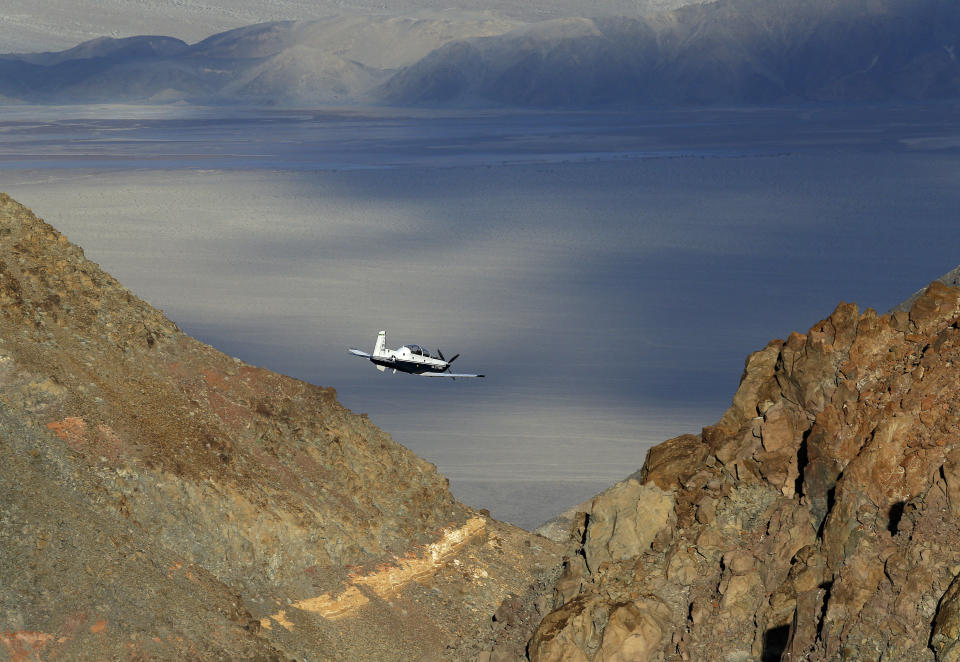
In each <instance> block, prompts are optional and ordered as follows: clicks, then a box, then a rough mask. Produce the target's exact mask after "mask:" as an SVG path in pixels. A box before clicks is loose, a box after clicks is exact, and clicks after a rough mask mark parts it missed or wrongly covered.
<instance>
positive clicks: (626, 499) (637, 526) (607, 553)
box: [583, 478, 673, 572]
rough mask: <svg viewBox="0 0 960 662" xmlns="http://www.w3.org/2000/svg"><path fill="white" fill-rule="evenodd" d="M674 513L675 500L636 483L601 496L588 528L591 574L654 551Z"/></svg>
mask: <svg viewBox="0 0 960 662" xmlns="http://www.w3.org/2000/svg"><path fill="white" fill-rule="evenodd" d="M672 513H673V496H672V495H671V494H670V493H669V492H664V491H663V490H661V489H660V488H659V487H657V486H656V485H641V484H640V483H639V482H638V481H636V480H634V479H632V478H631V479H629V480H626V481H624V482H623V483H620V484H618V485H617V486H615V487H613V488H612V489H610V490H608V491H606V492H604V493H603V494H602V495H601V496H598V497H597V498H596V499H595V500H594V502H593V507H592V510H591V514H590V519H589V522H588V525H587V535H586V539H585V542H584V546H583V549H584V555H585V557H586V561H587V567H588V568H589V569H590V571H591V572H593V571H594V570H596V568H597V567H599V565H600V564H601V563H604V562H606V561H622V560H625V559H629V558H632V557H635V556H637V555H639V554H641V553H643V552H644V551H645V550H647V549H649V548H650V544H651V543H652V542H653V540H654V538H655V537H656V536H657V534H658V533H659V532H660V531H661V530H662V529H663V528H664V527H666V526H667V523H668V522H669V520H670V516H671V515H672Z"/></svg>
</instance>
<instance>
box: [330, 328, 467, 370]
mask: <svg viewBox="0 0 960 662" xmlns="http://www.w3.org/2000/svg"><path fill="white" fill-rule="evenodd" d="M347 351H348V352H350V353H351V354H353V355H354V356H360V357H362V358H365V359H370V361H371V362H372V363H373V364H374V365H376V366H377V370H379V371H380V372H383V371H385V370H392V371H393V372H394V373H396V372H397V370H399V371H400V372H407V373H410V374H411V375H419V376H421V377H450V378H452V379H457V378H458V377H464V378H470V377H483V375H468V374H465V373H458V372H450V364H451V363H453V362H454V361H456V360H457V357H458V356H460V355H459V354H456V355H454V356H452V357H451V358H450V360H449V361H448V360H447V359H445V358H444V357H443V352H441V351H440V350H439V349H438V350H437V356H431V355H430V351H429V350H428V349H427V348H426V347H423V346H422V345H404V346H403V347H401V348H400V349H387V332H386V331H381V332H380V333H379V334H377V342H376V344H375V345H374V346H373V354H367V353H366V352H364V351H362V350H359V349H355V348H353V347H351V348H350V349H348V350H347Z"/></svg>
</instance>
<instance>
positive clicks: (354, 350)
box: [347, 347, 373, 359]
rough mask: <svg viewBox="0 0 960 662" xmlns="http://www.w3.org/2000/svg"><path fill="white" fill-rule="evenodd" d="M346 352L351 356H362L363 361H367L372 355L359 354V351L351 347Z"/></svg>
mask: <svg viewBox="0 0 960 662" xmlns="http://www.w3.org/2000/svg"><path fill="white" fill-rule="evenodd" d="M347 351H348V352H350V353H351V354H353V355H354V356H362V357H363V358H365V359H369V358H370V357H372V356H373V354H367V353H366V352H361V351H360V350H359V349H354V348H353V347H351V348H350V349H348V350H347Z"/></svg>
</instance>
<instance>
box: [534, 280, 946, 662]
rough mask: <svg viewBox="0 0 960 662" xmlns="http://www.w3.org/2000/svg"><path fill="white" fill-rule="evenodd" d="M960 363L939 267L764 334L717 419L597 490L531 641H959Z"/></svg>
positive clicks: (559, 652) (778, 656) (772, 651)
mask: <svg viewBox="0 0 960 662" xmlns="http://www.w3.org/2000/svg"><path fill="white" fill-rule="evenodd" d="M958 365H960V290H957V289H954V288H951V287H948V286H946V285H944V284H942V283H940V282H935V283H933V284H932V285H931V286H930V287H929V288H928V289H927V290H926V291H925V292H924V293H923V294H922V295H921V296H919V297H918V298H917V299H916V300H915V301H913V303H912V305H911V307H910V308H909V310H907V311H903V310H899V311H895V312H892V313H891V314H888V315H877V314H876V313H875V312H874V311H873V310H869V309H868V310H866V311H864V312H862V313H861V312H860V311H859V310H858V309H857V307H856V306H855V305H852V304H841V305H839V306H838V307H837V308H836V310H835V311H834V312H833V314H831V315H830V316H829V317H828V318H826V319H825V320H823V321H821V322H819V323H818V324H816V325H814V326H813V328H811V329H810V330H809V331H808V332H807V333H806V334H798V333H794V334H792V335H791V336H790V337H789V338H787V339H786V340H785V341H781V340H776V341H773V342H771V343H770V344H768V345H767V346H766V347H765V348H764V349H762V350H760V351H758V352H755V353H754V354H751V355H750V356H749V357H748V358H747V361H746V367H745V370H744V374H743V377H742V379H741V383H740V387H739V389H738V390H737V393H736V394H735V396H734V398H733V403H732V405H731V407H730V408H729V409H728V410H727V412H726V413H725V414H724V415H723V417H722V418H721V419H720V421H718V422H717V424H716V425H713V426H710V427H707V428H704V429H703V431H702V433H701V434H700V435H685V436H683V437H678V438H676V439H672V440H669V441H667V442H664V443H663V444H661V445H660V446H657V447H655V448H653V449H652V450H651V451H650V452H649V454H648V456H647V459H646V462H645V464H644V466H643V469H642V470H641V472H640V473H639V475H638V476H637V479H632V480H629V481H626V482H625V483H623V484H621V485H619V486H617V487H615V488H613V489H611V490H608V491H607V492H605V493H603V494H601V495H599V496H597V497H596V498H595V499H594V500H593V501H592V502H591V503H590V505H589V508H586V509H585V510H589V513H585V514H584V515H582V516H581V517H580V519H579V520H578V521H577V523H576V524H575V526H574V531H573V535H572V539H571V545H572V547H571V552H570V555H569V556H568V558H567V560H566V562H565V570H564V574H563V576H562V577H561V578H560V580H559V581H558V583H557V585H556V589H555V598H554V607H555V609H554V611H553V612H552V613H551V614H549V615H548V616H547V617H546V618H545V619H544V621H543V623H542V624H541V625H540V627H539V629H538V631H537V632H536V634H535V636H534V637H533V638H532V640H531V642H530V659H531V660H534V661H535V662H547V661H553V660H557V661H559V660H603V661H604V662H612V661H613V660H633V661H635V662H641V661H645V660H651V661H652V660H671V661H672V660H706V659H716V660H724V661H728V662H734V661H742V662H745V661H747V660H761V661H764V662H766V661H768V660H784V661H786V660H791V661H798V660H838V659H843V660H915V661H923V660H929V661H931V662H932V661H933V660H937V661H943V660H954V659H960V657H957V656H958V655H960V644H958V643H957V641H958V638H960V625H958V623H960V616H958V614H960V597H958V595H960V588H958V586H960V579H958V576H960V544H958V543H960V519H958V518H957V514H960V505H958V504H960V489H958V485H960V441H958V440H960V434H958V432H960V429H958V424H960V397H958V395H957V394H958V393H960V388H958V387H960V373H958V370H957V366H958ZM611 522H613V523H614V525H613V526H611ZM624 523H626V525H624Z"/></svg>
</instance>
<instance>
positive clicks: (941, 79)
mask: <svg viewBox="0 0 960 662" xmlns="http://www.w3.org/2000/svg"><path fill="white" fill-rule="evenodd" d="M588 23H589V25H586V24H585V25H583V26H582V29H580V30H579V31H575V32H571V31H569V30H567V29H565V28H567V27H568V24H569V23H568V22H566V21H554V22H551V23H548V24H543V25H542V26H541V27H540V29H539V30H537V31H531V30H528V29H524V28H521V29H518V30H514V31H512V32H509V33H507V34H504V35H500V36H495V37H489V38H478V39H470V40H465V41H458V42H452V43H450V44H447V45H445V46H443V47H441V48H440V49H438V50H437V51H436V52H434V53H432V54H430V55H429V56H427V57H426V58H424V59H423V60H422V61H420V62H418V63H417V64H415V65H413V66H411V67H409V68H408V69H406V70H404V71H402V72H400V73H398V74H397V75H396V76H395V77H393V78H392V79H391V80H389V81H388V82H387V83H385V84H384V87H383V88H382V90H381V92H382V95H383V99H384V100H385V101H386V102H388V103H399V104H422V105H438V104H460V105H490V104H495V105H509V106H512V105H519V106H542V107H548V106H549V107H556V106H567V107H595V106H601V107H602V106H638V105H651V104H653V105H661V104H716V103H746V104H752V103H764V104H766V103H783V102H800V101H882V100H893V99H898V100H916V99H937V98H948V97H956V96H958V94H960V65H958V63H957V60H956V57H955V55H954V48H955V46H956V42H957V35H958V34H960V6H958V5H957V4H956V3H954V2H949V1H948V0H919V1H917V2H904V1H903V0H880V1H879V2H876V1H872V0H871V1H867V0H853V1H852V2H843V3H840V2H826V1H816V2H796V1H792V0H778V1H776V2H768V1H761V0H721V1H720V2H716V3H710V4H706V5H696V6H688V7H683V8H680V9H677V10H675V11H673V12H670V13H665V14H659V15H654V16H650V17H645V18H639V19H609V18H606V19H603V18H601V19H593V20H590V21H588Z"/></svg>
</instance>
